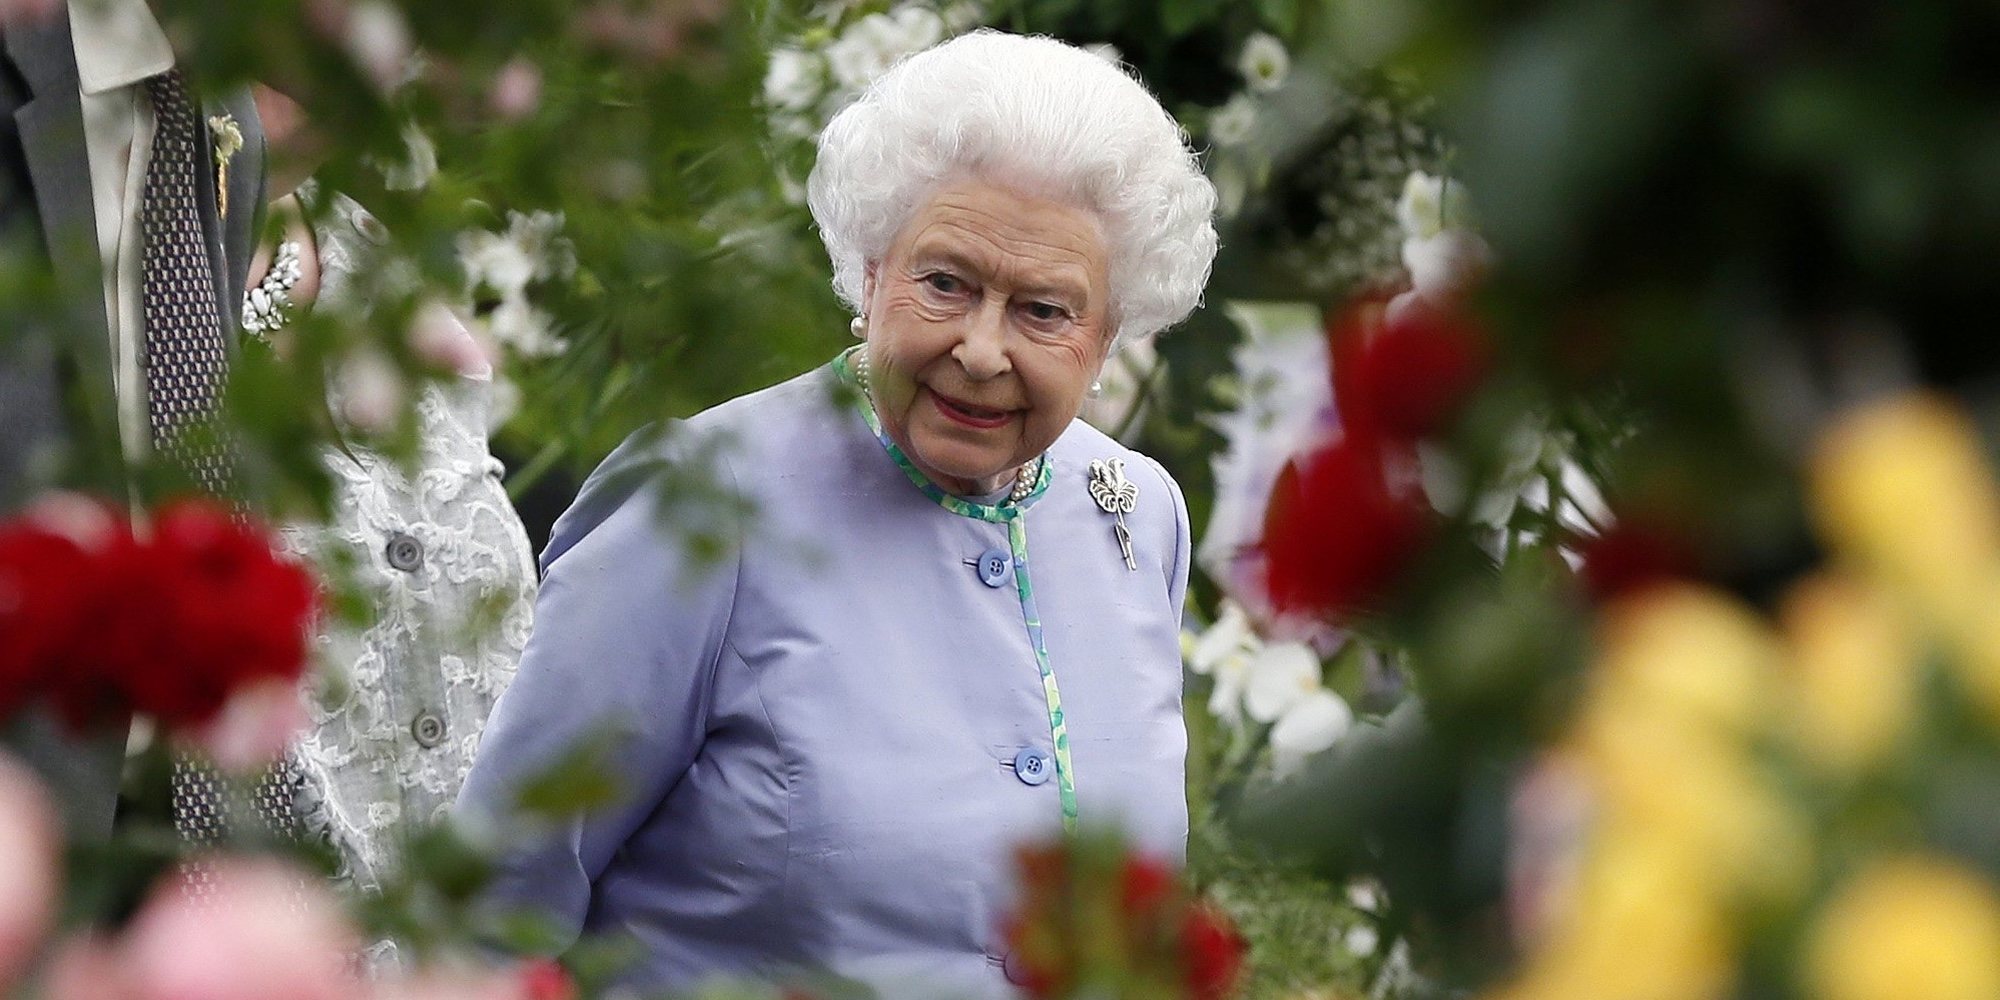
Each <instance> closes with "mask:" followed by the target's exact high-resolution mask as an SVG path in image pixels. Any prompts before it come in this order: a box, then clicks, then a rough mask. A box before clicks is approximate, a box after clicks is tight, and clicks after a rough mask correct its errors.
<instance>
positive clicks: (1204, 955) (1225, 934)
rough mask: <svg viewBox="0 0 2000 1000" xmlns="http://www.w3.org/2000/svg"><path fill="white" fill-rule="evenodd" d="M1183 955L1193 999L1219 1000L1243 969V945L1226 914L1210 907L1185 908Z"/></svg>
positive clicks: (1230, 988)
mask: <svg viewBox="0 0 2000 1000" xmlns="http://www.w3.org/2000/svg"><path fill="white" fill-rule="evenodd" d="M1181 949H1182V952H1183V953H1184V954H1185V955H1186V956H1187V974H1188V979H1187V983H1188V994H1189V995H1190V996H1192V997H1193V998H1194V1000H1223V998H1224V997H1227V996H1229V995H1230V992H1231V990H1233V989H1234V988H1235V986H1236V977H1237V976H1238V975H1239V974H1240V973H1241V972H1242V970H1243V953H1244V950H1245V944H1244V941H1243V938H1242V936H1241V935H1239V934H1237V933H1236V927H1235V925H1234V924H1232V923H1230V921H1229V917H1228V916H1226V915H1224V914H1223V912H1222V911H1221V910H1218V909H1216V908H1214V907H1213V906H1208V905H1201V906H1194V907H1190V908H1189V909H1188V913H1187V921H1186V923H1185V924H1184V925H1183V926H1182V930H1181Z"/></svg>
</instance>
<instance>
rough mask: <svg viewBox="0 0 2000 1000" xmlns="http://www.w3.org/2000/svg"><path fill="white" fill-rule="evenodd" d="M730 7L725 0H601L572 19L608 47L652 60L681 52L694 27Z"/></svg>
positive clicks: (580, 31) (584, 32) (587, 35)
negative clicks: (724, 2)
mask: <svg viewBox="0 0 2000 1000" xmlns="http://www.w3.org/2000/svg"><path fill="white" fill-rule="evenodd" d="M727 9H728V8H727V7H726V6H725V5H724V4H723V3H722V0H646V2H644V3H639V4H633V3H629V2H626V0H598V2H597V3H594V4H591V5H590V6H589V7H587V8H585V9H584V10H583V11H582V12H581V13H579V14H578V15H577V16H576V20H575V21H574V22H572V23H573V24H574V26H575V27H576V29H577V33H578V34H580V35H582V36H583V37H584V38H585V39H588V40H589V41H591V42H594V43H596V44H598V45H601V46H603V47H605V48H608V49H612V50H615V51H618V52H623V53H625V54H627V55H630V56H634V57H637V58H639V59H644V60H647V61H651V62H665V61H666V60H668V59H672V58H674V57H676V56H679V55H680V54H681V50H682V46H683V44H684V43H685V42H686V40H687V34H688V32H689V30H690V29H692V28H696V27H699V26H701V25H703V24H706V23H708V22H712V21H714V20H715V19H717V18H718V17H720V16H721V15H722V13H723V12H724V11H725V10H727Z"/></svg>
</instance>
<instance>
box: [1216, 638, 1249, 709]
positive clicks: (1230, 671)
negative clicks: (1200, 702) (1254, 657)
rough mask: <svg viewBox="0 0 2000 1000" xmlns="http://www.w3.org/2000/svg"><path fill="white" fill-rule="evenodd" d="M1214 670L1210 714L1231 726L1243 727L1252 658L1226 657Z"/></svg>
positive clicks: (1238, 654)
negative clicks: (1246, 690) (1244, 701)
mask: <svg viewBox="0 0 2000 1000" xmlns="http://www.w3.org/2000/svg"><path fill="white" fill-rule="evenodd" d="M1212 670H1213V671H1214V672H1213V673H1212V674H1211V675H1210V676H1211V677H1213V678H1214V680H1215V687H1214V688H1213V689H1211V690H1210V691H1209V693H1208V714H1210V715H1212V716H1215V717H1216V718H1217V719H1220V720H1222V722H1223V723H1225V724H1227V725H1230V726H1240V725H1242V724H1243V686H1244V685H1245V684H1246V683H1248V681H1249V679H1250V657H1249V656H1248V655H1247V654H1244V653H1237V654H1236V655H1234V656H1225V657H1223V658H1222V659H1220V660H1217V661H1216V662H1215V665H1214V667H1213V668H1212Z"/></svg>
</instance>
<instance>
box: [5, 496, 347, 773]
mask: <svg viewBox="0 0 2000 1000" xmlns="http://www.w3.org/2000/svg"><path fill="white" fill-rule="evenodd" d="M317 604H318V596H317V592H316V590H315V586H314V583H313V581H312V578H311V576H310V575H309V574H308V573H307V572H306V571H305V569H303V568H302V567H300V566H299V565H297V564H296V563H293V562H291V561H288V560H286V559H284V558H282V557H280V556H279V555H278V554H277V552H276V551H275V550H274V549H273V547H272V544H271V540H270V538H269V537H268V536H267V535H266V533H265V532H263V531H261V530H260V529H258V528H255V527H253V526H251V525H248V524H246V523H244V522H243V521H242V520H241V519H239V518H238V517H237V516H235V515H234V514H232V513H231V512H230V511H228V510H227V509H225V508H223V507H222V506H220V505H219V504H216V503H213V502H211V501H206V500H180V501H175V502H172V503H169V504H167V505H166V506H164V507H162V508H161V509H160V510H159V511H158V512H157V513H156V514H155V515H154V516H153V518H152V521H151V524H150V526H149V528H148V530H147V531H146V533H145V534H143V535H141V534H138V533H135V532H134V531H133V530H132V529H131V527H130V526H129V525H128V524H127V523H126V522H125V520H124V519H123V517H122V516H120V515H118V514H116V513H113V511H112V509H111V508H109V507H108V506H102V505H97V504H94V503H92V502H89V501H80V500H78V499H76V498H70V497H58V498H51V499H50V500H48V501H45V502H44V503H43V504H41V505H39V506H37V507H36V508H34V509H32V510H30V511H29V512H28V513H26V514H24V515H22V516H20V517H17V518H15V519H14V520H12V521H8V522H5V523H0V637H4V638H0V685H4V688H0V706H5V707H6V708H8V709H12V708H15V707H18V706H21V705H23V704H26V703H28V702H30V701H33V700H36V699H39V698H48V699H50V700H51V701H52V702H53V703H54V704H55V705H56V707H57V708H59V709H60V710H61V712H62V714H63V715H64V717H65V718H67V719H68V721H69V722H70V723H71V724H72V725H74V726H77V727H79V728H82V727H87V726H90V725H93V724H96V723H99V722H104V721H110V720H122V719H123V718H124V717H125V716H126V715H127V714H129V713H132V712H138V713H142V714H145V715H149V716H152V717H154V718H157V719H159V720H160V721H161V722H162V723H164V724H166V725H167V726H168V727H169V728H172V729H176V730H184V731H185V730H192V729H194V728H196V727H201V726H204V725H205V724H207V723H209V722H211V721H212V720H215V719H216V718H217V716H218V714H219V713H221V712H222V711H223V708H224V706H225V704H227V703H228V702H229V700H230V698H231V697H232V696H233V695H235V694H237V693H238V692H240V691H247V690H250V689H252V688H254V687H256V686H258V685H260V684H265V683H279V684H282V685H289V684H292V683H295V682H296V681H297V680H298V679H299V677H300V675H301V674H302V673H303V672H304V670H305V666H306V651H307V650H306V646H307V629H308V627H309V626H310V624H311V621H312V618H313V615H314V612H315V610H316V607H317ZM258 697H260V698H261V697H263V695H261V694H260V695H259V696H258ZM259 742H261V741H259Z"/></svg>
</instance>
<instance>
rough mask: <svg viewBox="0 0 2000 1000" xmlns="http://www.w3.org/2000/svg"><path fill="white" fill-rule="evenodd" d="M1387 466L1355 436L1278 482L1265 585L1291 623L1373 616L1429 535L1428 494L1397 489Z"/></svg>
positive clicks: (1298, 464)
mask: <svg viewBox="0 0 2000 1000" xmlns="http://www.w3.org/2000/svg"><path fill="white" fill-rule="evenodd" d="M1386 461H1387V458H1386V457H1385V455H1384V454H1383V452H1382V451H1381V450H1380V449H1379V448H1378V447H1376V446H1375V445H1374V444H1373V443H1372V442H1370V441H1368V440H1366V439H1364V438H1360V437H1356V436H1353V435H1347V436H1343V437H1341V438H1339V439H1338V440H1335V441H1334V442H1332V443H1331V444H1328V445H1326V446H1324V447H1321V448H1319V449H1318V450H1316V451H1314V452H1312V453H1311V454H1308V455H1305V456H1302V457H1301V458H1299V459H1298V460H1296V461H1295V462H1294V463H1293V464H1292V465H1290V466H1287V467H1286V469H1285V470H1284V472H1282V473H1280V474H1279V476H1278V484H1277V486H1276V487H1274V488H1273V489H1272V491H1271V506H1270V509H1269V511H1268V512H1267V513H1266V514H1265V520H1264V541H1263V550H1264V556H1265V584H1266V586H1267V588H1268V593H1269V599H1270V602H1271V606H1272V607H1273V608H1275V609H1276V610H1277V611H1278V612H1279V613H1280V614H1283V615H1306V616H1316V617H1326V618H1338V617H1342V616H1345V615H1350V614H1354V613H1358V612H1363V611H1367V610H1373V609H1374V608H1376V607H1377V606H1378V605H1379V604H1380V602H1381V601H1383V600H1384V599H1385V598H1386V597H1387V595H1388V593H1389V591H1390V590H1391V588H1393V586H1394V585H1395V584H1396V583H1397V582H1398V581H1399V580H1400V579H1401V578H1402V576H1403V574H1404V573H1405V572H1406V571H1407V570H1408V568H1409V566H1410V563H1411V562H1412V561H1413V560H1414V558H1415V557H1416V555H1417V553H1418V551H1419V550H1420V549H1422V547H1423V545H1424V543H1425V542H1426V541H1427V540H1428V538H1429V536H1430V528H1431V522H1430V511H1429V506H1428V504H1427V503H1426V502H1425V501H1424V499H1423V497H1422V496H1421V491H1419V490H1416V489H1414V488H1412V487H1408V486H1400V487H1399V486H1394V485H1392V484H1391V482H1390V480H1389V477H1388V474H1387V472H1386V470H1385V468H1384V464H1385V462H1386Z"/></svg>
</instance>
